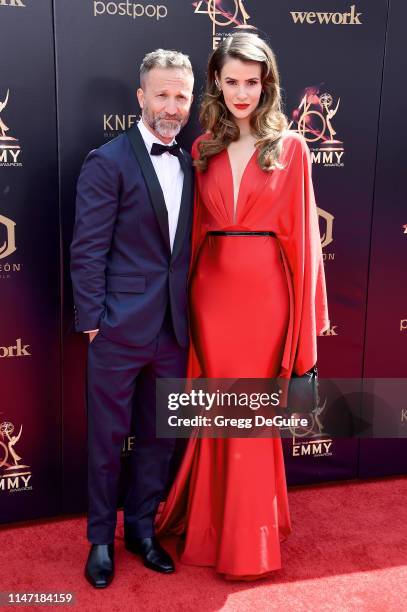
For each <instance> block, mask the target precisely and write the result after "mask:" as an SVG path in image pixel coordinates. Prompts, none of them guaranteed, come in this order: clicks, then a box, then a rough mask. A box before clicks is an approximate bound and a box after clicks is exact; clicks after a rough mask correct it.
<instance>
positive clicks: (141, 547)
mask: <svg viewBox="0 0 407 612" xmlns="http://www.w3.org/2000/svg"><path fill="white" fill-rule="evenodd" d="M125 546H126V549H127V550H129V551H130V552H132V553H134V554H135V555H140V556H141V558H142V559H143V563H144V565H145V566H146V567H148V568H149V569H152V570H154V571H155V572H161V574H172V573H173V572H175V566H174V563H173V560H172V559H171V557H170V555H169V554H168V553H167V552H166V551H165V550H164V549H163V548H162V546H160V544H159V542H158V540H157V538H154V537H152V538H126V539H125Z"/></svg>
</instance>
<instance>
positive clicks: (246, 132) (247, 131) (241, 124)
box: [234, 117, 252, 140]
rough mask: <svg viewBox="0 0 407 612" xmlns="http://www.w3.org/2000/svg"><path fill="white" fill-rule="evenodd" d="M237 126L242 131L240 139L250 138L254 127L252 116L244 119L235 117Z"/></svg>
mask: <svg viewBox="0 0 407 612" xmlns="http://www.w3.org/2000/svg"><path fill="white" fill-rule="evenodd" d="M234 121H235V123H236V125H237V127H238V128H239V131H240V136H239V140H240V139H245V138H248V137H249V136H251V135H252V128H251V126H250V117H247V118H244V119H236V118H235V119H234Z"/></svg>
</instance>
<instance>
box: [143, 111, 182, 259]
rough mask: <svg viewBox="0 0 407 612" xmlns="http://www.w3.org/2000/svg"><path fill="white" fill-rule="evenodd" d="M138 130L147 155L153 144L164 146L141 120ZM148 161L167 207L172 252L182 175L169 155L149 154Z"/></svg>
mask: <svg viewBox="0 0 407 612" xmlns="http://www.w3.org/2000/svg"><path fill="white" fill-rule="evenodd" d="M138 128H139V130H140V133H141V135H142V137H143V140H144V143H145V145H146V148H147V151H148V152H149V153H150V151H151V147H152V146H153V144H154V143H155V142H158V143H159V144H165V143H164V142H162V141H161V140H159V139H158V138H157V137H156V136H154V134H152V133H151V132H150V130H149V129H148V128H146V126H145V125H144V123H143V121H142V120H141V121H139V123H138ZM174 143H175V140H173V141H172V142H170V143H169V145H168V146H171V145H172V144H174ZM150 159H151V161H152V162H153V166H154V170H155V172H156V174H157V177H158V180H159V181H160V185H161V189H162V192H163V195H164V200H165V205H166V207H167V212H168V229H169V232H170V245H171V251H172V248H173V246H174V238H175V232H176V231H177V224H178V216H179V209H180V205H181V194H182V187H183V185H184V173H183V171H182V168H181V164H180V163H179V159H178V157H176V156H175V155H171V153H163V154H162V155H151V154H150Z"/></svg>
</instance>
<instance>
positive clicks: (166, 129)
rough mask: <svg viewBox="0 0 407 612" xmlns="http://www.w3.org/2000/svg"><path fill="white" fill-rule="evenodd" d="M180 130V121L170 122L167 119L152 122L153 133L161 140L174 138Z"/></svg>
mask: <svg viewBox="0 0 407 612" xmlns="http://www.w3.org/2000/svg"><path fill="white" fill-rule="evenodd" d="M181 128H182V121H171V120H168V119H156V120H154V127H153V129H154V131H155V132H157V134H160V136H162V137H163V138H175V136H178V134H179V133H180V131H181Z"/></svg>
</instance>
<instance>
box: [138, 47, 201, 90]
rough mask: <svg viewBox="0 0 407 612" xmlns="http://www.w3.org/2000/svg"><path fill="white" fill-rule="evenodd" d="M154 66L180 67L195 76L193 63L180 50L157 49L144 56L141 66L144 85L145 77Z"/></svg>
mask: <svg viewBox="0 0 407 612" xmlns="http://www.w3.org/2000/svg"><path fill="white" fill-rule="evenodd" d="M153 68H180V69H181V70H186V71H188V72H190V73H191V75H192V76H193V71H192V65H191V62H190V61H189V57H188V55H185V54H184V53H181V52H180V51H173V50H169V49H156V50H155V51H151V52H150V53H147V55H145V56H144V58H143V61H142V62H141V66H140V84H141V86H143V83H144V78H145V76H146V74H147V73H148V72H150V70H152V69H153Z"/></svg>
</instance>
